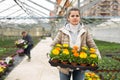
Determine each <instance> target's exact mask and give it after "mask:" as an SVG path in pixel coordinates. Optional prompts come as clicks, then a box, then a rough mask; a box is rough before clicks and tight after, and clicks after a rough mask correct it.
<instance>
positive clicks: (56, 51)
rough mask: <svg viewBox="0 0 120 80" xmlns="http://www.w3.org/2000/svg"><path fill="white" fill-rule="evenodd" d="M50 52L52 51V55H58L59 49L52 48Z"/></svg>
mask: <svg viewBox="0 0 120 80" xmlns="http://www.w3.org/2000/svg"><path fill="white" fill-rule="evenodd" d="M52 53H53V54H54V55H58V54H59V53H60V52H59V50H57V49H53V50H52Z"/></svg>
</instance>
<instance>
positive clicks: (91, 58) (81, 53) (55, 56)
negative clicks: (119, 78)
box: [49, 44, 98, 70]
mask: <svg viewBox="0 0 120 80" xmlns="http://www.w3.org/2000/svg"><path fill="white" fill-rule="evenodd" d="M95 52H96V50H95V49H94V48H90V49H89V48H87V47H82V49H81V50H79V49H78V47H77V46H73V47H72V48H71V47H70V46H69V45H68V44H63V45H61V44H56V45H55V46H54V47H53V48H52V50H51V52H50V54H49V56H50V60H49V63H50V65H51V66H55V67H57V66H60V67H63V68H71V69H80V70H81V69H83V70H87V69H89V70H96V69H97V68H98V66H97V64H98V55H97V54H96V53H95ZM53 60H57V62H53ZM63 62H64V63H63ZM65 62H67V63H65ZM73 63H74V64H73ZM82 64H86V66H83V65H82Z"/></svg>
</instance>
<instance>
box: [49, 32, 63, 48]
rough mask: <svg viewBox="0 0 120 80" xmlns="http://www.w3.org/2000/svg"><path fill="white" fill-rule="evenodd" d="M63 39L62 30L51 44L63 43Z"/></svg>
mask: <svg viewBox="0 0 120 80" xmlns="http://www.w3.org/2000/svg"><path fill="white" fill-rule="evenodd" d="M61 39H62V32H61V31H59V32H58V33H57V35H56V37H55V39H54V40H53V42H52V44H51V46H55V45H56V44H61Z"/></svg>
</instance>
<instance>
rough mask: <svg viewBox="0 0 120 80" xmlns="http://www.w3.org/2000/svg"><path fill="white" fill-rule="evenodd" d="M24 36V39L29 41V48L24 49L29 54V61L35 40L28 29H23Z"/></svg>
mask: <svg viewBox="0 0 120 80" xmlns="http://www.w3.org/2000/svg"><path fill="white" fill-rule="evenodd" d="M22 38H23V40H25V41H27V45H28V46H27V48H25V49H24V53H25V54H26V55H27V56H28V59H27V60H28V61H30V60H31V54H30V53H31V52H30V51H31V49H32V48H33V40H32V37H31V36H30V35H29V34H28V33H27V32H26V31H23V32H22Z"/></svg>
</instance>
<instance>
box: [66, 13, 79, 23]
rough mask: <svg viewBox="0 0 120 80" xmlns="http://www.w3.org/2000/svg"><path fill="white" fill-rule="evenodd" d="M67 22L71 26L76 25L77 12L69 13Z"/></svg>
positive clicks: (77, 21)
mask: <svg viewBox="0 0 120 80" xmlns="http://www.w3.org/2000/svg"><path fill="white" fill-rule="evenodd" d="M68 21H69V22H70V23H71V24H72V25H77V24H78V23H79V22H80V15H79V11H71V12H70V15H69V16H68Z"/></svg>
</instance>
